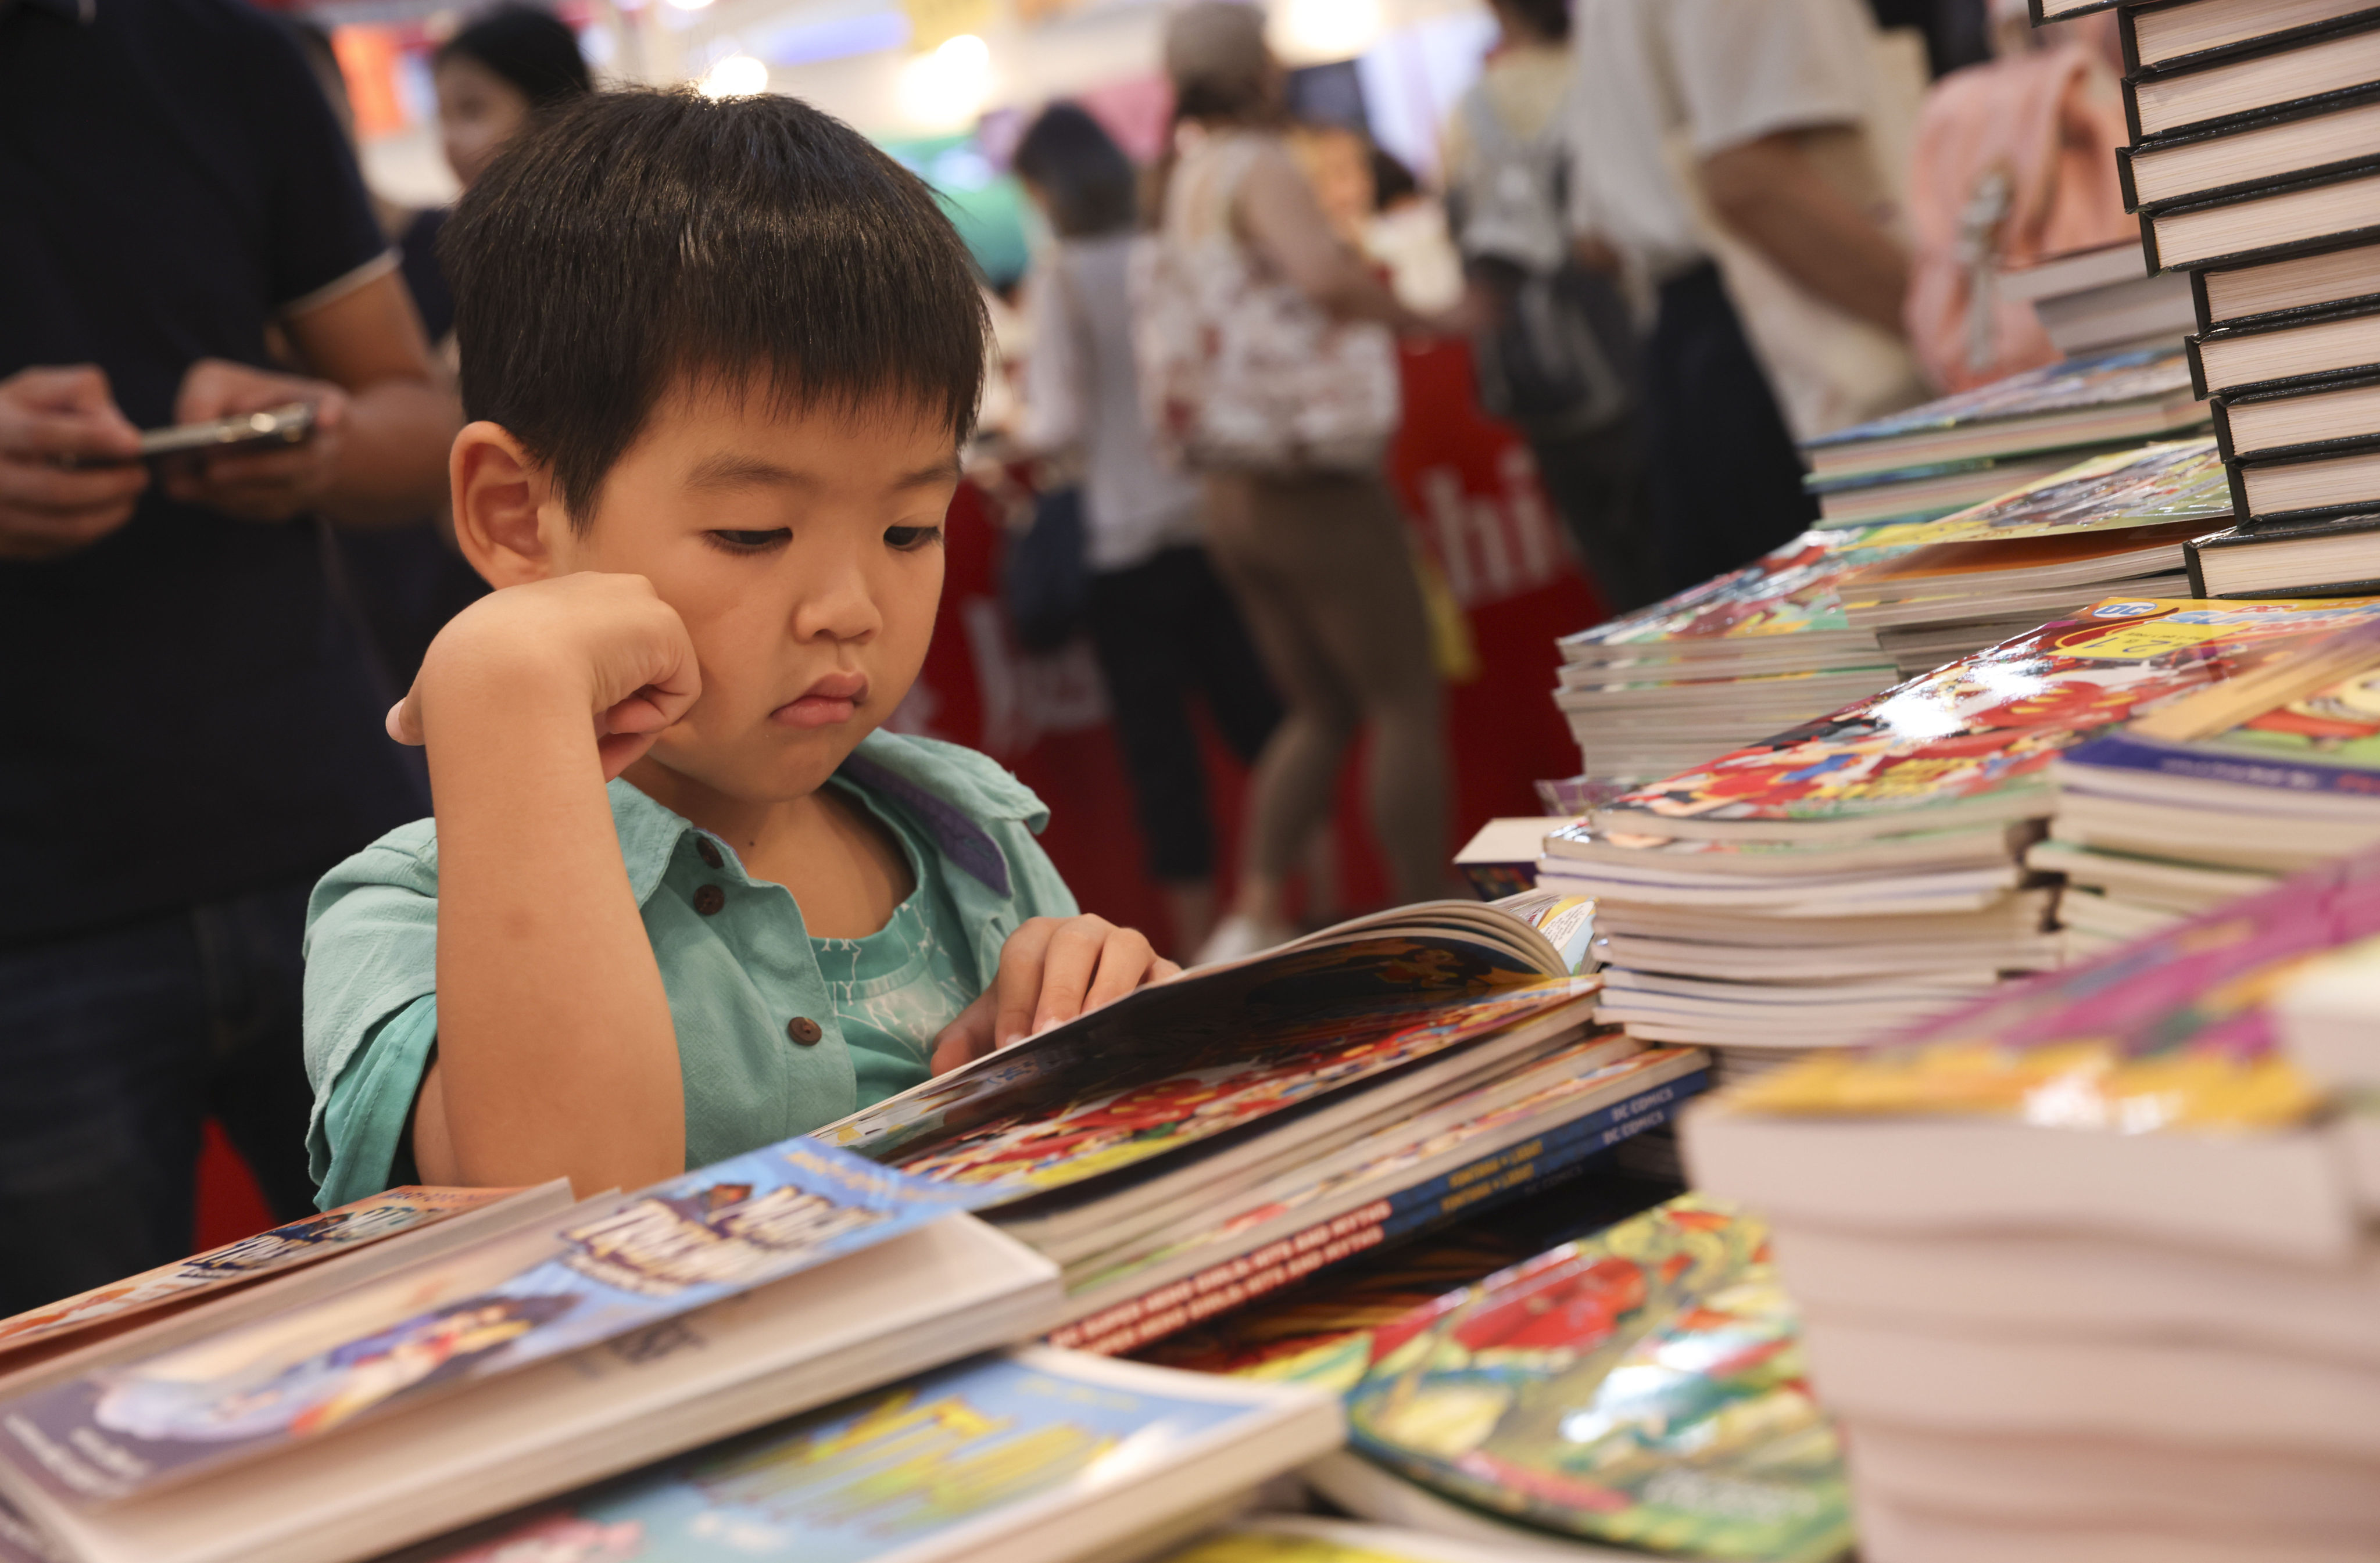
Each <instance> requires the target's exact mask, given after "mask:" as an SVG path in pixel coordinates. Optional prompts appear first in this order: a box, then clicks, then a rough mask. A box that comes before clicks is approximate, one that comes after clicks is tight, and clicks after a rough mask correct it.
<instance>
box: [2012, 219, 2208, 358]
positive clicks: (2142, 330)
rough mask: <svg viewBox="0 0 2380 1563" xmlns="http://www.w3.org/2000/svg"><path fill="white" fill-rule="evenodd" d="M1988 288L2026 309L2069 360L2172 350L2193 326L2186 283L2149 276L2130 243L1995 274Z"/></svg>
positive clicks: (2194, 317) (2194, 318)
mask: <svg viewBox="0 0 2380 1563" xmlns="http://www.w3.org/2000/svg"><path fill="white" fill-rule="evenodd" d="M1993 284H1994V290H1995V291H1996V292H1997V293H1998V296H1999V297H2001V298H2004V299H2007V300H2009V301H2010V302H2011V303H2018V304H2030V305H2032V306H2033V312H2034V315H2035V316H2036V317H2037V318H2038V319H2039V320H2040V321H2041V329H2042V330H2043V331H2044V332H2046V333H2047V334H2048V336H2049V343H2050V345H2051V346H2053V347H2055V348H2057V349H2058V352H2059V353H2061V354H2063V355H2065V356H2066V357H2069V358H2080V357H2089V356H2091V355H2095V354H2102V355H2103V354H2108V353H2122V352H2134V351H2139V350H2142V349H2145V348H2156V349H2160V350H2163V351H2167V352H2170V351H2172V350H2173V349H2174V348H2176V347H2178V346H2180V345H2181V339H2182V338H2183V337H2185V336H2187V335H2189V334H2190V333H2192V331H2194V330H2196V329H2197V326H2198V316H2197V312H2196V311H2195V310H2194V309H2192V304H2191V295H2190V279H2189V278H2188V277H2186V276H2184V275H2182V274H2180V273H2166V274H2158V273H2152V272H2150V271H2149V270H2148V268H2147V266H2146V265H2145V264H2144V263H2143V260H2142V256H2141V249H2140V246H2138V245H2136V244H2134V243H2132V242H2131V240H2130V239H2126V240H2125V241H2124V242H2123V243H2121V244H2112V245H2105V246H2102V247H2100V248H2096V249H2078V250H2074V251H2072V252H2070V253H2069V254H2065V255H2052V256H2048V257H2046V258H2045V259H2043V260H2041V261H2035V262H2034V264H2032V265H2030V266H2021V267H2017V268H2015V269H2013V270H2010V271H2006V272H2001V273H1998V275H1997V276H1995V277H1994V278H1993Z"/></svg>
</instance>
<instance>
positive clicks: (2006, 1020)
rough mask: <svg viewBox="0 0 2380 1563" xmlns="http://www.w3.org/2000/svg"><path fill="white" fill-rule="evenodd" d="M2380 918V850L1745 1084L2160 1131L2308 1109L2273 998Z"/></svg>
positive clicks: (1876, 1104) (1777, 1104)
mask: <svg viewBox="0 0 2380 1563" xmlns="http://www.w3.org/2000/svg"><path fill="white" fill-rule="evenodd" d="M2374 933H2380V851H2374V852H2364V853H2359V854H2356V855H2354V856H2352V857H2344V858H2338V859H2336V860H2334V861H2332V862H2329V863H2325V864H2322V865H2320V866H2316V867H2313V868H2310V869H2308V870H2306V871H2305V872H2304V873H2302V874H2300V875H2298V876H2296V877H2295V878H2290V879H2288V880H2285V881H2283V882H2282V883H2281V884H2279V885H2277V886H2275V887H2274V888H2273V889H2271V890H2269V891H2264V892H2262V893H2260V894H2257V895H2253V896H2250V897H2247V898H2245V899H2243V900H2240V901H2236V902H2233V903H2230V904H2229V905H2227V906H2223V907H2219V908H2217V909H2216V910H2215V911H2212V912H2207V913H2204V914H2202V915H2198V916H2196V917H2192V918H2191V919H2190V920H2189V921H2187V922H2184V923H2180V924H2176V925H2174V926H2173V927H2168V928H2166V929H2163V930H2160V931H2158V932H2156V933H2155V934H2151V935H2148V936H2145V937H2143V938H2142V939H2135V940H2134V941H2132V942H2131V943H2130V944H2127V945H2124V946H2122V947H2121V948H2119V949H2117V950H2113V951H2108V952H2107V953H2106V954H2104V955H2101V956H2100V957H2098V958H2097V959H2096V960H2094V961H2091V962H2089V963H2085V964H2083V965H2080V966H2070V967H2068V968H2066V969H2065V970H2063V971H2059V972H2052V973H2046V974H2044V975H2040V976H2037V977H2034V978H2032V979H2030V980H2028V981H2024V982H2022V983H2012V984H2009V985H2006V986H2003V987H1998V988H1996V989H1994V990H1993V991H1992V993H1991V996H1990V997H1988V998H1986V999H1984V1000H1981V1001H1979V1002H1977V1003H1975V1004H1974V1005H1973V1006H1971V1007H1969V1008H1967V1009H1965V1010H1961V1011H1959V1012H1956V1013H1953V1014H1950V1015H1947V1016H1944V1017H1943V1018H1941V1019H1939V1020H1936V1021H1932V1022H1929V1023H1927V1024H1925V1026H1924V1027H1923V1028H1922V1029H1921V1030H1918V1031H1915V1032H1913V1033H1912V1034H1910V1035H1909V1036H1907V1037H1905V1038H1904V1039H1902V1040H1900V1041H1898V1042H1895V1043H1893V1044H1891V1045H1889V1046H1887V1047H1882V1048H1871V1049H1862V1050H1856V1051H1849V1050H1847V1051H1844V1052H1841V1053H1836V1054H1831V1055H1828V1056H1825V1057H1820V1056H1817V1055H1815V1054H1814V1055H1812V1056H1810V1057H1809V1058H1807V1059H1805V1060H1803V1061H1801V1062H1798V1063H1795V1064H1793V1065H1791V1066H1789V1067H1787V1068H1783V1069H1779V1070H1778V1071H1776V1072H1772V1073H1768V1074H1763V1075H1760V1076H1757V1077H1756V1078H1755V1079H1753V1080H1751V1081H1748V1082H1746V1083H1745V1084H1743V1085H1740V1086H1737V1087H1734V1088H1733V1089H1732V1090H1731V1092H1730V1096H1729V1097H1728V1099H1729V1100H1730V1102H1731V1103H1733V1104H1734V1105H1736V1106H1738V1107H1741V1108H1743V1109H1747V1110H1750V1111H1754V1112H1772V1113H1825V1114H1829V1115H1840V1114H1846V1113H1852V1114H1912V1113H1924V1114H1928V1115H1947V1116H1963V1117H1989V1118H2003V1119H2012V1120H2015V1121H2020V1122H2024V1123H2030V1124H2035V1125H2039V1126H2043V1127H2047V1128H2066V1129H2077V1130H2101V1131H2113V1132H2115V1133H2128V1134H2135V1133H2152V1132H2155V1131H2159V1130H2168V1129H2173V1130H2199V1129H2224V1130H2262V1129H2275V1128H2284V1127H2288V1126H2289V1125H2292V1124H2297V1123H2301V1122H2303V1121H2306V1120H2307V1119H2308V1118H2309V1117H2310V1116H2311V1115H2312V1114H2313V1113H2314V1112H2315V1111H2317V1110H2318V1109H2320V1107H2321V1105H2322V1099H2321V1097H2320V1095H2319V1093H2317V1092H2316V1091H2315V1090H2314V1088H2313V1086H2312V1084H2309V1083H2308V1082H2307V1081H2306V1079H2305V1078H2304V1077H2303V1076H2302V1075H2301V1074H2299V1073H2298V1072H2297V1071H2296V1070H2295V1069H2294V1068H2292V1067H2291V1066H2290V1065H2289V1062H2288V1061H2287V1060H2286V1059H2285V1058H2284V1057H2283V1055H2282V1051H2281V1047H2280V1038H2279V1035H2278V1032H2277V1027H2276V1024H2275V1022H2274V1019H2273V1017H2272V1015H2271V1014H2270V1012H2268V1010H2267V1007H2266V1006H2267V1003H2268V1001H2269V1000H2271V999H2272V998H2273V997H2274V996H2275V995H2276V994H2277V993H2278V992H2279V991H2280V990H2281V989H2282V988H2283V987H2285V986H2286V985H2287V984H2288V982H2289V979H2290V978H2291V977H2292V976H2293V975H2295V974H2296V973H2297V972H2298V970H2299V969H2300V968H2301V966H2303V965H2304V964H2305V963H2307V962H2308V961H2310V960H2313V958H2314V957H2316V956H2319V955H2322V954H2324V953H2325V952H2326V951H2331V950H2333V949H2336V948H2338V946H2340V945H2344V944H2349V943H2352V942H2353V941H2354V940H2356V939H2362V938H2364V937H2366V936H2368V935H2371V934H2374Z"/></svg>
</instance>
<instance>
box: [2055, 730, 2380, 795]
mask: <svg viewBox="0 0 2380 1563" xmlns="http://www.w3.org/2000/svg"><path fill="white" fill-rule="evenodd" d="M2067 763H2068V764H2069V765H2070V767H2071V769H2093V768H2097V769H2105V770H2145V771H2152V772H2155V773H2156V774H2158V775H2162V776H2187V777H2193V778H2196V779H2197V780H2199V781H2202V782H2231V783H2233V784H2235V785H2238V786H2242V787H2269V788H2272V789H2273V790H2274V791H2276V792H2283V793H2300V794H2304V793H2326V794H2340V795H2350V796H2355V797H2380V770H2361V769H2353V768H2350V767H2348V766H2331V765H2301V764H2295V763H2292V762H2290V761H2289V760H2278V759H2258V758H2254V757H2246V756H2231V755H2211V754H2207V753H2204V752H2203V751H2200V750H2197V749H2192V748H2186V747H2181V746H2178V745H2164V744H2158V743H2154V742H2151V741H2149V740H2147V739H2142V738H2127V737H2124V736H2122V735H2121V734H2116V735H2112V736H2109V737H2105V738H2097V739H2094V740H2093V741H2092V742H2091V743H2090V744H2088V745H2085V746H2084V747H2083V748H2080V749H2077V750H2075V751H2073V752H2072V753H2071V754H2070V755H2069V756H2068V757H2067Z"/></svg>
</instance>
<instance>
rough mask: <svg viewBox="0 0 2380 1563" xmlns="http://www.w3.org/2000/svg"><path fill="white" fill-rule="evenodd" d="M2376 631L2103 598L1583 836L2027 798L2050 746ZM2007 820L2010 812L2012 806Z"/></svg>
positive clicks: (1690, 774) (2315, 606)
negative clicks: (1675, 823)
mask: <svg viewBox="0 0 2380 1563" xmlns="http://www.w3.org/2000/svg"><path fill="white" fill-rule="evenodd" d="M2374 620H2380V600H2372V599H2355V600H2343V601H2320V600H2309V601H2291V602H2224V603H2212V602H2197V601H2192V600H2188V599H2152V598H2139V599H2126V598H2114V599H2110V600H2107V601H2104V602H2101V603H2098V604H2096V605H2095V606H2094V607H2092V608H2089V609H2086V610H2084V612H2083V613H2082V614H2081V615H2080V616H2078V617H2076V618H2072V619H2063V620H2059V621H2058V622H2057V623H2055V624H2045V625H2043V626H2042V627H2041V628H2040V629H2037V630H2034V631H2033V632H2031V633H2030V634H2027V635H2022V636H2017V637H2016V638H2015V639H2013V640H2010V641H2004V642H2002V643H2001V644H2000V645H1998V646H1995V647H1992V648H1990V649H1988V650H1984V651H1978V652H1976V653H1974V654H1973V656H1969V657H1962V658H1961V659H1960V660H1957V661H1955V662H1952V663H1950V664H1949V665H1948V666H1946V667H1941V668H1937V669H1936V670H1935V671H1934V672H1930V673H1927V674H1925V676H1923V677H1921V678H1916V679H1912V680H1911V681H1910V682H1909V683H1907V684H1904V685H1900V686H1899V687H1897V688H1893V689H1888V690H1886V691H1885V692H1884V693H1882V694H1880V695H1876V696H1873V697H1870V698H1868V699H1865V700H1862V701H1860V702H1858V703H1857V704H1855V705H1852V706H1849V707H1846V708H1845V709H1842V710H1840V711H1838V712H1836V713H1835V714H1834V715H1833V716H1830V717H1827V718H1824V719H1823V720H1821V721H1815V722H1811V723H1809V724H1807V725H1805V726H1803V727H1798V728H1795V729H1793V730H1792V731H1791V732H1789V733H1780V734H1779V735H1778V736H1776V737H1774V738H1770V739H1767V740H1766V741H1765V742H1762V743H1759V744H1755V745H1750V746H1748V747H1745V748H1742V749H1738V750H1736V751H1735V752H1734V753H1732V754H1729V755H1723V756H1721V757H1719V758H1718V759H1716V760H1713V761H1712V762H1710V763H1709V764H1708V765H1706V766H1702V767H1699V768H1697V769H1694V770H1690V771H1686V772H1683V773H1682V774H1681V775H1678V776H1673V777H1671V778H1670V779H1669V780H1668V781H1665V782H1656V783H1654V784H1653V785H1651V786H1647V787H1640V788H1638V789H1636V790H1635V791H1634V792H1633V793H1628V794H1622V795H1621V797H1620V798H1619V799H1618V800H1617V801H1616V802H1614V803H1613V804H1612V806H1610V807H1609V809H1608V810H1606V811H1604V812H1603V813H1601V814H1598V815H1597V817H1596V823H1597V826H1598V827H1604V826H1608V827H1609V829H1611V830H1621V831H1638V832H1642V833H1644V834H1647V835H1659V834H1663V833H1664V832H1663V831H1662V830H1661V824H1662V822H1663V821H1665V820H1688V819H1709V820H1761V821H1772V822H1791V821H1796V820H1820V819H1835V818H1852V817H1858V816H1874V815H1884V814H1897V813H1904V812H1905V813H1907V814H1908V815H1909V816H1910V817H1911V818H1910V819H1909V822H1908V824H1907V826H1906V827H1905V828H1906V829H1908V830H1925V829H1927V828H1928V827H1927V824H1926V821H1925V810H1927V809H1929V808H1936V807H1940V806H1946V805H1951V804H1956V803H1959V802H1961V801H1962V800H1965V799H1970V798H1975V797H1980V796H1982V795H1984V794H1996V793H2014V792H2018V791H2024V792H2027V793H2033V794H2038V795H2039V798H2040V806H2039V807H2038V809H2036V810H2034V812H2035V813H2038V814H2041V815H2046V814H2048V813H2049V812H2050V797H2051V794H2050V792H2049V789H2048V786H2047V784H2046V776H2045V772H2046V768H2047V766H2048V764H2049V762H2050V760H2051V759H2052V758H2053V757H2055V756H2057V755H2058V752H2059V751H2061V750H2064V749H2069V748H2071V747H2073V746H2074V745H2077V744H2080V743H2081V742H2083V740H2084V739H2086V738H2088V737H2091V736H2092V735H2093V734H2095V733H2099V732H2101V731H2103V730H2105V729H2107V728H2109V727H2112V726H2114V725H2115V724H2117V723H2118V722H2121V721H2127V720H2129V719H2130V718H2131V717H2132V716H2133V715H2135V714H2136V713H2139V712H2142V711H2145V710H2150V709H2155V707H2157V706H2159V705H2161V704H2163V703H2164V702H2167V701H2169V700H2172V699H2176V698H2178V697H2181V696H2184V695H2187V694H2189V693H2191V692H2192V691H2195V690H2198V689H2203V688H2205V687H2206V686H2208V685H2212V684H2215V683H2217V682H2219V681H2221V680H2223V679H2226V678H2230V677H2234V676H2236V675H2238V674H2239V673H2240V672H2245V671H2247V670H2249V669H2251V668H2253V667H2255V666H2257V665H2259V664H2260V663H2262V662H2264V661H2265V660H2267V659H2269V658H2271V657H2273V656H2276V655H2277V654H2280V653H2282V652H2285V651H2289V650H2291V649H2294V648H2299V647H2301V646H2303V645H2304V644H2305V643H2306V639H2307V637H2309V636H2320V635H2323V634H2325V633H2327V632H2331V631H2336V630H2339V629H2343V628H2346V627H2348V626H2350V625H2354V624H2365V623H2370V622H2373V621H2374ZM2016 812H2017V813H2022V812H2024V811H2023V810H2022V809H2019V810H2017V811H2016Z"/></svg>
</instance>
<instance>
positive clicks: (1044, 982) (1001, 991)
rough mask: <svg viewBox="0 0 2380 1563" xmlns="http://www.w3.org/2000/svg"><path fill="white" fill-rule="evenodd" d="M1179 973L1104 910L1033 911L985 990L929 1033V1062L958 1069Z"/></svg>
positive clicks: (1012, 937)
mask: <svg viewBox="0 0 2380 1563" xmlns="http://www.w3.org/2000/svg"><path fill="white" fill-rule="evenodd" d="M1179 975H1182V968H1181V967H1179V966H1177V965H1175V964H1174V963H1172V962H1171V961H1169V960H1166V959H1165V958H1164V957H1163V956H1161V955H1160V954H1158V952H1157V951H1156V950H1155V949H1154V948H1152V947H1151V946H1150V944H1149V942H1148V939H1147V936H1145V935H1143V934H1141V933H1140V932H1139V931H1138V930H1136V929H1134V928H1120V927H1116V926H1115V925H1114V924H1113V923H1111V922H1109V921H1108V920H1107V919H1106V918H1104V917H1091V916H1079V917H1035V918H1033V919H1031V920H1030V921H1028V922H1027V923H1026V925H1025V926H1024V927H1021V928H1019V929H1017V930H1016V931H1015V932H1014V934H1011V935H1010V936H1009V939H1008V942H1007V943H1006V944H1005V945H1003V946H1002V947H1001V951H1000V972H999V974H998V975H997V976H995V977H994V978H993V980H992V984H991V986H990V987H987V988H985V989H984V990H983V996H982V997H981V998H979V999H977V1000H976V1001H975V1002H974V1003H972V1004H969V1005H968V1006H967V1007H966V1008H965V1009H964V1010H962V1011H960V1012H959V1017H958V1019H956V1020H954V1021H953V1022H951V1024H948V1025H946V1026H944V1027H943V1028H942V1032H941V1036H937V1037H935V1038H934V1051H933V1062H932V1065H931V1067H932V1070H933V1072H935V1073H936V1074H940V1073H941V1072H943V1071H945V1070H952V1069H956V1068H957V1067H958V1066H959V1065H961V1064H963V1063H965V1062H967V1061H968V1060H971V1059H978V1058H981V1057H982V1056H983V1055H984V1054H986V1053H989V1052H991V1051H992V1050H994V1049H995V1048H1005V1047H1007V1046H1009V1045H1010V1044H1011V1043H1014V1042H1021V1041H1023V1040H1024V1039H1025V1038H1026V1037H1027V1036H1033V1035H1035V1034H1036V1033H1038V1032H1041V1031H1046V1030H1048V1029H1049V1028H1050V1027H1051V1026H1053V1025H1056V1024H1059V1023H1060V1022H1062V1021H1070V1020H1073V1019H1074V1018H1075V1016H1076V1015H1079V1014H1082V1013H1083V1012H1086V1011H1088V1010H1096V1009H1098V1008H1099V1006H1100V1005H1102V1004H1107V1003H1112V1002H1113V1001H1115V1000H1118V999H1121V998H1123V996H1124V995H1125V994H1127V993H1130V992H1131V991H1132V990H1133V989H1134V988H1135V987H1145V986H1146V985H1147V984H1149V983H1153V982H1164V981H1166V980H1168V979H1169V978H1172V977H1175V976H1179Z"/></svg>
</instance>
